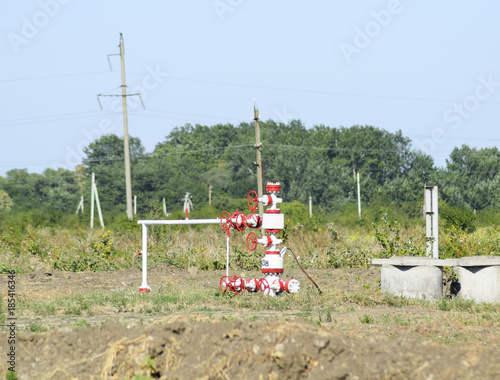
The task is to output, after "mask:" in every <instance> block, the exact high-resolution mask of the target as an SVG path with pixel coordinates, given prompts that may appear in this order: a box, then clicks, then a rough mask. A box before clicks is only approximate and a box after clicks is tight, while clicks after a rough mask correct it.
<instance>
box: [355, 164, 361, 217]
mask: <svg viewBox="0 0 500 380" xmlns="http://www.w3.org/2000/svg"><path fill="white" fill-rule="evenodd" d="M356 178H357V182H358V215H359V219H361V191H360V188H359V172H358V173H357V174H356Z"/></svg>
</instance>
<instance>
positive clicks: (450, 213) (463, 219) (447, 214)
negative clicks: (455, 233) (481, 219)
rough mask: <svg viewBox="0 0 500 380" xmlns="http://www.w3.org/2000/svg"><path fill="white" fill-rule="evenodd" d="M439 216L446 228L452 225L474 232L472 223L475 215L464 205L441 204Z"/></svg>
mask: <svg viewBox="0 0 500 380" xmlns="http://www.w3.org/2000/svg"><path fill="white" fill-rule="evenodd" d="M439 216H440V217H441V219H443V220H444V222H445V227H447V228H451V227H452V226H454V227H456V228H458V229H460V230H462V231H465V232H474V231H475V230H476V226H475V225H474V222H475V220H476V216H475V215H474V213H473V212H472V211H471V210H469V209H466V208H464V207H453V206H448V205H444V206H441V209H440V210H439Z"/></svg>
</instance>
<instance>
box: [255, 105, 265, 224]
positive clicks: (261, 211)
mask: <svg viewBox="0 0 500 380" xmlns="http://www.w3.org/2000/svg"><path fill="white" fill-rule="evenodd" d="M253 115H254V120H255V151H256V153H257V162H256V165H257V194H258V196H259V198H262V197H263V196H264V191H263V186H262V158H261V153H260V148H261V146H262V144H261V142H260V125H259V110H258V109H257V108H256V107H255V99H254V103H253ZM263 214H264V207H263V206H262V203H261V202H259V215H263Z"/></svg>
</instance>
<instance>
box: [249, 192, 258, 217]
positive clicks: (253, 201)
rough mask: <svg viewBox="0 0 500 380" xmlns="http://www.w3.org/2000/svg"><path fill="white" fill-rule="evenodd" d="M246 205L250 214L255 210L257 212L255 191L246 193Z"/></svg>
mask: <svg viewBox="0 0 500 380" xmlns="http://www.w3.org/2000/svg"><path fill="white" fill-rule="evenodd" d="M250 202H251V203H250ZM247 204H248V207H249V208H250V210H251V211H252V212H255V210H257V205H258V204H259V196H258V195H257V193H256V192H255V191H253V190H252V191H250V192H249V193H248V195H247Z"/></svg>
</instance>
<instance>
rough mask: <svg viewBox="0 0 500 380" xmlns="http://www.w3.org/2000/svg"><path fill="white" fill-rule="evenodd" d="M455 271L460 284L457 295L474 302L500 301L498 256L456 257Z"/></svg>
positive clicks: (499, 263) (499, 265)
mask: <svg viewBox="0 0 500 380" xmlns="http://www.w3.org/2000/svg"><path fill="white" fill-rule="evenodd" d="M458 262H459V264H458V266H456V267H455V268H454V269H455V273H456V274H457V277H458V282H459V284H460V291H459V292H458V294H457V297H460V298H463V299H468V300H472V301H474V302H485V303H494V302H499V303H500V257H499V256H477V257H467V258H463V259H458Z"/></svg>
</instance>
